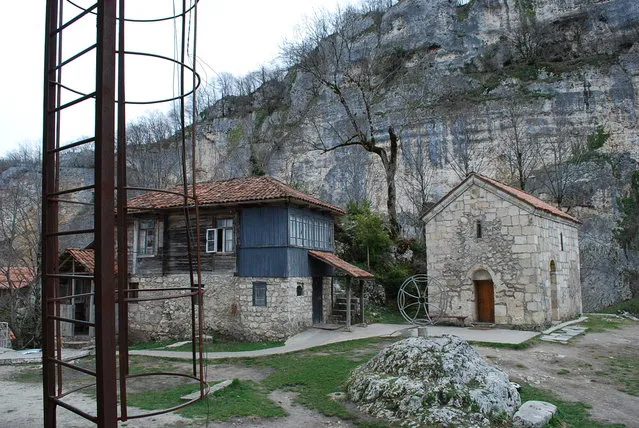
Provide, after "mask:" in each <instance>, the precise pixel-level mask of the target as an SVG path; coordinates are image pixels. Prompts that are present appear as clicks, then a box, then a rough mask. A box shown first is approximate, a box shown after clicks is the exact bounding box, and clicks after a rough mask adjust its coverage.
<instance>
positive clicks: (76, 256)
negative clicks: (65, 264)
mask: <svg viewBox="0 0 639 428" xmlns="http://www.w3.org/2000/svg"><path fill="white" fill-rule="evenodd" d="M64 252H65V253H66V254H68V255H69V256H71V258H72V259H73V260H75V261H76V263H79V264H80V265H81V266H82V267H83V268H84V269H85V270H86V271H87V272H88V273H95V251H93V248H67V249H66V250H65V251H64ZM63 257H64V253H63ZM113 268H114V271H115V273H117V272H118V267H117V265H115V266H113Z"/></svg>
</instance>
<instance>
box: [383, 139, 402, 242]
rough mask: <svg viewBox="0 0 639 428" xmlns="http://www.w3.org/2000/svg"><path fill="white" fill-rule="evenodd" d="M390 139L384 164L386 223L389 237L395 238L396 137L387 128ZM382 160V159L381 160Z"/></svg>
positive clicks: (397, 228) (397, 226) (396, 234)
mask: <svg viewBox="0 0 639 428" xmlns="http://www.w3.org/2000/svg"><path fill="white" fill-rule="evenodd" d="M388 136H389V137H390V159H389V160H388V162H385V163H384V169H385V170H386V186H387V200H386V206H387V208H388V221H389V223H390V235H391V237H393V238H395V237H397V236H398V235H399V221H398V220H397V190H396V188H395V173H396V172H397V147H398V144H397V141H398V140H397V135H396V134H395V131H394V130H393V128H392V127H389V128H388ZM382 160H383V159H382Z"/></svg>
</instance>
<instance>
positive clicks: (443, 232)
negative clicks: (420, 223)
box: [426, 182, 580, 327]
mask: <svg viewBox="0 0 639 428" xmlns="http://www.w3.org/2000/svg"><path fill="white" fill-rule="evenodd" d="M497 192H498V191H497V190H495V189H493V188H492V186H490V185H487V184H485V183H483V182H479V183H477V182H476V184H471V186H470V187H469V188H467V189H466V190H465V191H462V189H461V188H460V189H458V191H457V193H453V194H452V195H451V196H449V200H448V204H447V205H446V206H444V207H436V208H435V209H436V210H438V209H439V210H441V211H439V212H437V211H435V212H434V216H433V217H432V218H430V220H429V222H428V223H427V225H426V239H427V241H426V242H427V260H428V274H429V275H431V276H434V277H436V278H438V279H440V281H442V282H443V283H445V284H446V285H447V288H448V291H449V304H448V308H447V312H448V313H449V314H450V315H467V316H468V317H469V318H468V319H467V322H472V321H477V316H478V314H477V303H476V293H475V284H474V282H473V275H474V274H477V273H479V272H482V274H484V275H485V272H487V273H488V274H490V277H491V279H492V281H493V284H494V298H495V323H496V324H502V325H519V326H531V327H532V326H541V325H546V324H549V323H550V322H551V318H552V311H551V302H550V298H551V295H550V287H549V286H548V285H549V283H550V274H549V262H550V258H549V257H550V254H551V251H550V247H551V246H553V245H556V244H557V242H558V241H557V242H555V240H554V239H557V240H558V236H559V233H560V232H562V233H563V234H564V244H565V246H566V247H565V249H566V251H564V252H562V254H556V253H552V254H556V255H555V256H554V257H555V258H556V260H557V281H558V288H559V291H558V295H559V296H561V299H560V301H561V302H564V303H565V304H566V306H564V307H562V309H561V310H560V311H559V316H560V317H561V318H567V317H570V316H572V315H574V314H575V312H579V311H578V310H577V307H579V308H580V293H575V291H574V290H575V289H578V284H579V255H578V251H577V250H576V247H575V245H578V242H577V241H578V240H577V229H576V228H575V227H572V226H568V225H564V224H563V223H557V222H555V221H552V220H548V219H547V218H546V215H542V216H540V214H539V213H538V212H535V211H534V209H533V208H532V207H529V206H528V205H527V204H525V203H523V202H521V201H519V200H518V199H516V198H514V197H511V196H510V195H506V194H502V193H501V192H500V193H499V195H498V194H497ZM478 222H479V224H480V225H481V226H478ZM478 227H481V237H478ZM551 234H552V238H551ZM555 235H556V236H555ZM542 249H543V251H542ZM476 279H477V278H476ZM577 296H578V297H577Z"/></svg>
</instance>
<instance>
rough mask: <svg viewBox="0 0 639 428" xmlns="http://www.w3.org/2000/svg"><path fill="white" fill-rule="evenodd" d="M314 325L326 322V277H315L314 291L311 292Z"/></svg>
mask: <svg viewBox="0 0 639 428" xmlns="http://www.w3.org/2000/svg"><path fill="white" fill-rule="evenodd" d="M311 307H312V320H313V325H315V324H321V323H323V322H324V278H323V277H321V276H314V277H313V291H312V294H311Z"/></svg>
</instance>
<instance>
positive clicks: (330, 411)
mask: <svg viewBox="0 0 639 428" xmlns="http://www.w3.org/2000/svg"><path fill="white" fill-rule="evenodd" d="M390 342H391V340H389V339H383V338H368V339H361V340H354V341H349V342H340V343H334V344H331V345H326V346H321V347H317V348H312V349H308V350H304V351H299V352H295V353H290V354H282V355H272V356H267V357H260V358H234V359H219V360H216V361H215V362H212V363H211V364H212V365H214V364H229V363H230V364H234V365H244V366H249V367H265V368H266V367H268V368H272V369H274V371H273V373H272V374H271V375H270V376H268V377H267V378H266V379H264V380H262V381H261V382H260V383H255V382H250V381H238V380H234V381H233V384H231V386H229V387H228V388H226V389H224V390H222V391H219V392H217V393H216V394H215V395H214V396H211V397H209V398H208V399H207V400H204V401H203V402H198V403H194V404H193V405H191V406H188V407H186V408H184V409H181V410H179V413H180V414H181V415H182V416H185V417H189V418H204V417H208V419H210V420H228V419H229V418H231V417H242V416H256V417H264V418H272V417H273V418H274V417H281V416H285V413H284V411H283V410H282V409H281V408H280V407H278V406H277V405H275V404H274V403H273V402H272V401H271V400H269V399H268V394H269V393H270V392H271V391H274V390H288V391H294V392H297V393H298V394H299V395H298V396H297V398H296V399H295V401H296V402H298V403H299V404H301V405H303V406H305V407H308V408H311V409H315V410H317V411H319V412H321V413H323V414H325V415H327V416H337V417H339V418H342V419H349V420H352V419H354V418H355V415H354V414H353V413H352V412H351V411H350V410H349V409H348V408H347V407H346V406H344V405H343V404H341V403H340V402H338V401H335V400H333V399H331V398H330V397H329V396H328V394H330V393H332V392H340V391H342V390H343V383H344V381H345V380H346V379H347V378H348V376H349V374H350V371H351V370H353V369H354V368H355V367H357V366H358V365H360V364H362V363H364V362H365V361H367V360H368V359H370V358H371V357H372V356H373V355H375V354H376V353H377V352H378V351H379V349H380V347H381V346H383V345H385V344H386V343H390ZM153 359H154V360H156V361H157V363H156V364H158V365H170V364H172V363H175V361H173V360H166V359H163V358H153ZM136 364H138V365H139V366H141V367H146V365H148V362H147V361H146V360H140V361H136ZM213 369H214V368H213ZM195 390H197V385H195V384H193V383H190V384H186V385H180V386H176V387H173V388H169V389H165V390H154V391H148V392H145V393H140V394H131V395H130V398H129V404H131V405H132V406H136V407H139V408H142V409H146V410H153V409H166V408H170V407H173V406H176V405H178V404H180V403H181V401H180V400H179V397H180V396H183V395H186V394H189V393H191V392H194V391H195ZM358 426H362V427H370V428H373V427H380V426H386V425H378V424H376V423H375V422H364V421H359V422H358Z"/></svg>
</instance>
